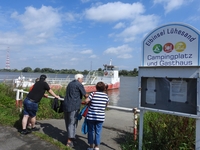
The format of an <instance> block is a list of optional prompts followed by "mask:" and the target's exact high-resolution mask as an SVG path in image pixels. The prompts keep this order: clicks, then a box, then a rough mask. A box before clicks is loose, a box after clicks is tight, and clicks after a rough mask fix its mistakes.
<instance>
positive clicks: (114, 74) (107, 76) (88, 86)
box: [83, 61, 120, 92]
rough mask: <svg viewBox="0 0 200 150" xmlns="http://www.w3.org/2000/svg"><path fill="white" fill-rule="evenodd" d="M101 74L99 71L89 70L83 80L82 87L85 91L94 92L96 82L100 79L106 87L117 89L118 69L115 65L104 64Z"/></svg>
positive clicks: (118, 85)
mask: <svg viewBox="0 0 200 150" xmlns="http://www.w3.org/2000/svg"><path fill="white" fill-rule="evenodd" d="M103 66H104V69H103V74H100V75H99V72H97V71H93V72H90V73H89V74H88V75H87V76H86V79H85V82H83V85H84V88H85V90H86V92H94V91H96V84H97V83H98V82H99V81H102V82H104V83H105V84H106V89H107V90H110V89H117V88H119V87H120V78H119V69H118V67H116V66H113V65H112V62H111V61H110V64H109V65H107V64H104V65H103Z"/></svg>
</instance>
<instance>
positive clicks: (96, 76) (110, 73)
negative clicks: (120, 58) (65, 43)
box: [13, 61, 120, 93]
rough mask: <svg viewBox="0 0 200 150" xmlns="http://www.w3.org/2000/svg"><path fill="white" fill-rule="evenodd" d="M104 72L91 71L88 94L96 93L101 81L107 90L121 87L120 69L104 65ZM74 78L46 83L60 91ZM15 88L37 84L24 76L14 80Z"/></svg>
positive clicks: (87, 83)
mask: <svg viewBox="0 0 200 150" xmlns="http://www.w3.org/2000/svg"><path fill="white" fill-rule="evenodd" d="M103 66H104V69H103V71H90V72H89V73H88V75H87V76H86V77H85V78H84V82H83V83H82V84H83V85H84V88H85V90H86V92H88V93H89V92H94V91H96V84H97V83H98V82H99V81H102V82H104V83H105V84H106V87H107V90H110V89H117V88H119V87H120V78H119V69H118V67H116V66H114V65H112V62H111V61H110V64H104V65H103ZM72 80H74V79H72V78H69V77H67V78H48V77H47V79H46V82H47V83H48V84H49V86H50V87H51V88H52V89H60V88H62V87H66V86H67V84H68V83H69V82H71V81H72ZM13 82H14V84H15V87H17V88H19V87H20V88H27V87H31V86H32V85H33V84H34V83H35V79H30V78H29V79H27V78H25V77H23V76H21V77H18V78H17V79H14V81H13Z"/></svg>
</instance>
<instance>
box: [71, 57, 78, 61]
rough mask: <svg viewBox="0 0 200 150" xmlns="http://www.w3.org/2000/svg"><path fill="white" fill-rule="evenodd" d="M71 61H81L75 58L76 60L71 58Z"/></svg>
mask: <svg viewBox="0 0 200 150" xmlns="http://www.w3.org/2000/svg"><path fill="white" fill-rule="evenodd" d="M70 60H71V61H77V60H79V59H78V58H75V57H74V58H71V59H70Z"/></svg>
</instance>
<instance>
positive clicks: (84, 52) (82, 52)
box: [81, 49, 92, 54]
mask: <svg viewBox="0 0 200 150" xmlns="http://www.w3.org/2000/svg"><path fill="white" fill-rule="evenodd" d="M91 53H92V50H90V49H88V50H84V51H81V54H91Z"/></svg>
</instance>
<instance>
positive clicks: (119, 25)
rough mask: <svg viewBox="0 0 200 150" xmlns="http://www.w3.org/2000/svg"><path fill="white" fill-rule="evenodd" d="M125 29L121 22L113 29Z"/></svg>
mask: <svg viewBox="0 0 200 150" xmlns="http://www.w3.org/2000/svg"><path fill="white" fill-rule="evenodd" d="M124 27H125V24H124V23H122V22H119V23H117V24H116V25H115V26H114V27H113V28H114V29H120V28H124Z"/></svg>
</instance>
